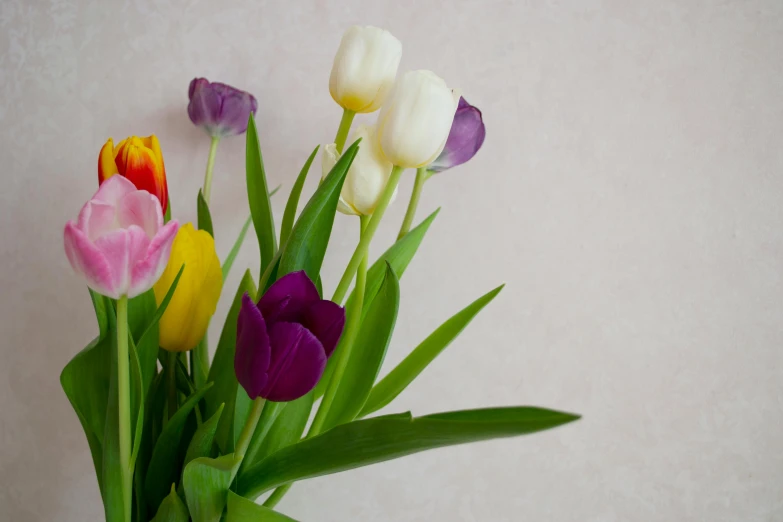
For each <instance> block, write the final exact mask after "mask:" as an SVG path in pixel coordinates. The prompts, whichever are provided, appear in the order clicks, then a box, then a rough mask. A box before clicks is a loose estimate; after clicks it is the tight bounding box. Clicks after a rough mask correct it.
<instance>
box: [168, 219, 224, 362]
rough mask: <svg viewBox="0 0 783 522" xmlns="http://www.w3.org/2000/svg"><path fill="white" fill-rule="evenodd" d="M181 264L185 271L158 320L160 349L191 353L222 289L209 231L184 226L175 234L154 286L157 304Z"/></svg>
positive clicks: (202, 333)
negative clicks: (164, 268)
mask: <svg viewBox="0 0 783 522" xmlns="http://www.w3.org/2000/svg"><path fill="white" fill-rule="evenodd" d="M183 264H184V265H185V269H184V270H183V271H182V276H180V278H179V283H177V288H176V290H174V295H173V296H172V298H171V301H169V305H168V307H167V308H166V312H165V313H164V314H163V317H162V318H161V320H160V346H161V347H162V348H163V349H165V350H168V351H170V352H186V351H188V350H192V349H193V348H194V347H195V346H196V345H197V344H198V343H199V342H200V341H201V339H202V338H203V337H204V334H206V332H207V326H209V320H210V319H211V318H212V315H213V314H214V313H215V308H217V302H218V299H219V298H220V291H221V290H222V288H223V273H222V271H221V269H220V260H219V259H218V256H217V253H216V252H215V241H214V240H213V239H212V236H210V235H209V233H208V232H206V231H204V230H196V229H194V228H193V224H192V223H187V224H186V225H184V226H182V227H180V229H179V232H177V236H176V237H175V238H174V243H173V245H172V246H171V257H169V262H168V265H166V270H165V271H164V272H163V275H162V276H161V278H160V279H159V280H158V282H157V283H155V286H154V287H153V290H154V292H155V300H156V301H157V302H158V305H160V303H161V301H163V298H164V297H165V296H166V293H167V292H168V291H169V288H171V285H172V283H173V282H174V278H176V277H177V273H178V272H179V270H180V268H181V267H182V265H183Z"/></svg>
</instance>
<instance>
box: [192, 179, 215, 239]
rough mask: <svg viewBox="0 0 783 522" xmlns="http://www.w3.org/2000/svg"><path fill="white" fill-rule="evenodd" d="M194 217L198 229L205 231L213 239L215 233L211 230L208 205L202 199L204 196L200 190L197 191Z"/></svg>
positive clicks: (210, 214)
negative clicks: (195, 217)
mask: <svg viewBox="0 0 783 522" xmlns="http://www.w3.org/2000/svg"><path fill="white" fill-rule="evenodd" d="M196 216H197V221H196V222H197V223H198V229H199V230H205V231H207V232H208V233H209V235H210V236H212V237H215V232H214V229H213V228H212V213H211V212H210V211H209V204H208V203H207V200H206V199H204V194H203V193H202V192H201V190H199V191H198V197H197V198H196Z"/></svg>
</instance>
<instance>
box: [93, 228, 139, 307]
mask: <svg viewBox="0 0 783 522" xmlns="http://www.w3.org/2000/svg"><path fill="white" fill-rule="evenodd" d="M137 230H138V231H139V233H140V234H144V232H143V231H142V230H141V229H137ZM131 234H132V232H130V231H129V230H125V229H122V228H120V229H117V230H114V231H112V232H109V233H108V234H104V235H102V236H101V237H99V238H98V239H96V240H95V242H94V243H93V244H94V245H95V247H96V248H97V249H98V250H100V252H101V254H103V257H104V258H105V259H106V262H107V263H108V265H109V269H110V270H111V279H112V281H113V284H114V289H115V290H116V292H117V293H118V294H119V295H123V294H127V293H128V287H129V286H130V249H131Z"/></svg>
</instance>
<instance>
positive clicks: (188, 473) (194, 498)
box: [182, 453, 241, 522]
mask: <svg viewBox="0 0 783 522" xmlns="http://www.w3.org/2000/svg"><path fill="white" fill-rule="evenodd" d="M240 463H241V460H239V459H237V458H235V457H234V454H233V453H230V454H228V455H224V456H222V457H218V458H216V459H210V458H206V457H201V458H197V459H194V460H192V461H191V462H190V463H189V464H188V465H187V466H185V471H184V473H183V475H182V483H183V485H184V486H185V499H186V501H187V503H188V509H189V511H190V516H191V517H193V522H218V521H219V520H220V517H221V516H222V514H223V508H225V507H226V499H227V495H228V487H229V486H230V485H231V480H232V479H233V477H234V473H235V472H236V469H237V468H238V467H239V464H240Z"/></svg>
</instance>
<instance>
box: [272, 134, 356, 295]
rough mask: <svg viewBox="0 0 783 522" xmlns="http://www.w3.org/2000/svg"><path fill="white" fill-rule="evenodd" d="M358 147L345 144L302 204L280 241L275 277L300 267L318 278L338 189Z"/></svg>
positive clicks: (330, 231) (338, 193)
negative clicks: (280, 246)
mask: <svg viewBox="0 0 783 522" xmlns="http://www.w3.org/2000/svg"><path fill="white" fill-rule="evenodd" d="M358 150H359V142H358V141H357V142H356V143H354V144H353V145H351V146H350V147H348V150H346V151H345V153H344V154H343V155H342V156H341V157H340V159H339V160H338V161H337V164H336V165H335V166H334V167H333V168H332V170H331V172H329V175H328V176H326V178H324V180H323V182H322V183H321V185H320V186H319V187H318V189H317V190H316V191H315V193H314V194H313V197H311V198H310V201H308V202H307V205H305V208H304V209H303V210H302V213H301V214H300V215H299V219H298V220H297V221H296V223H295V224H294V227H293V229H292V230H291V235H290V236H289V237H288V241H286V244H285V245H283V253H282V255H281V256H280V267H279V268H278V272H277V273H278V277H282V276H284V275H286V274H289V273H291V272H296V271H298V270H304V271H305V272H307V275H308V276H309V277H310V279H311V280H312V281H315V280H316V279H317V278H318V275H319V273H320V272H321V265H322V264H323V261H324V255H326V247H327V245H328V244H329V237H330V236H331V233H332V225H333V224H334V215H335V213H336V212H337V201H338V199H339V198H340V191H341V190H342V188H343V182H344V181H345V175H346V174H347V173H348V168H349V167H350V166H351V163H352V162H353V158H354V157H355V156H356V152H357V151H358Z"/></svg>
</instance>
